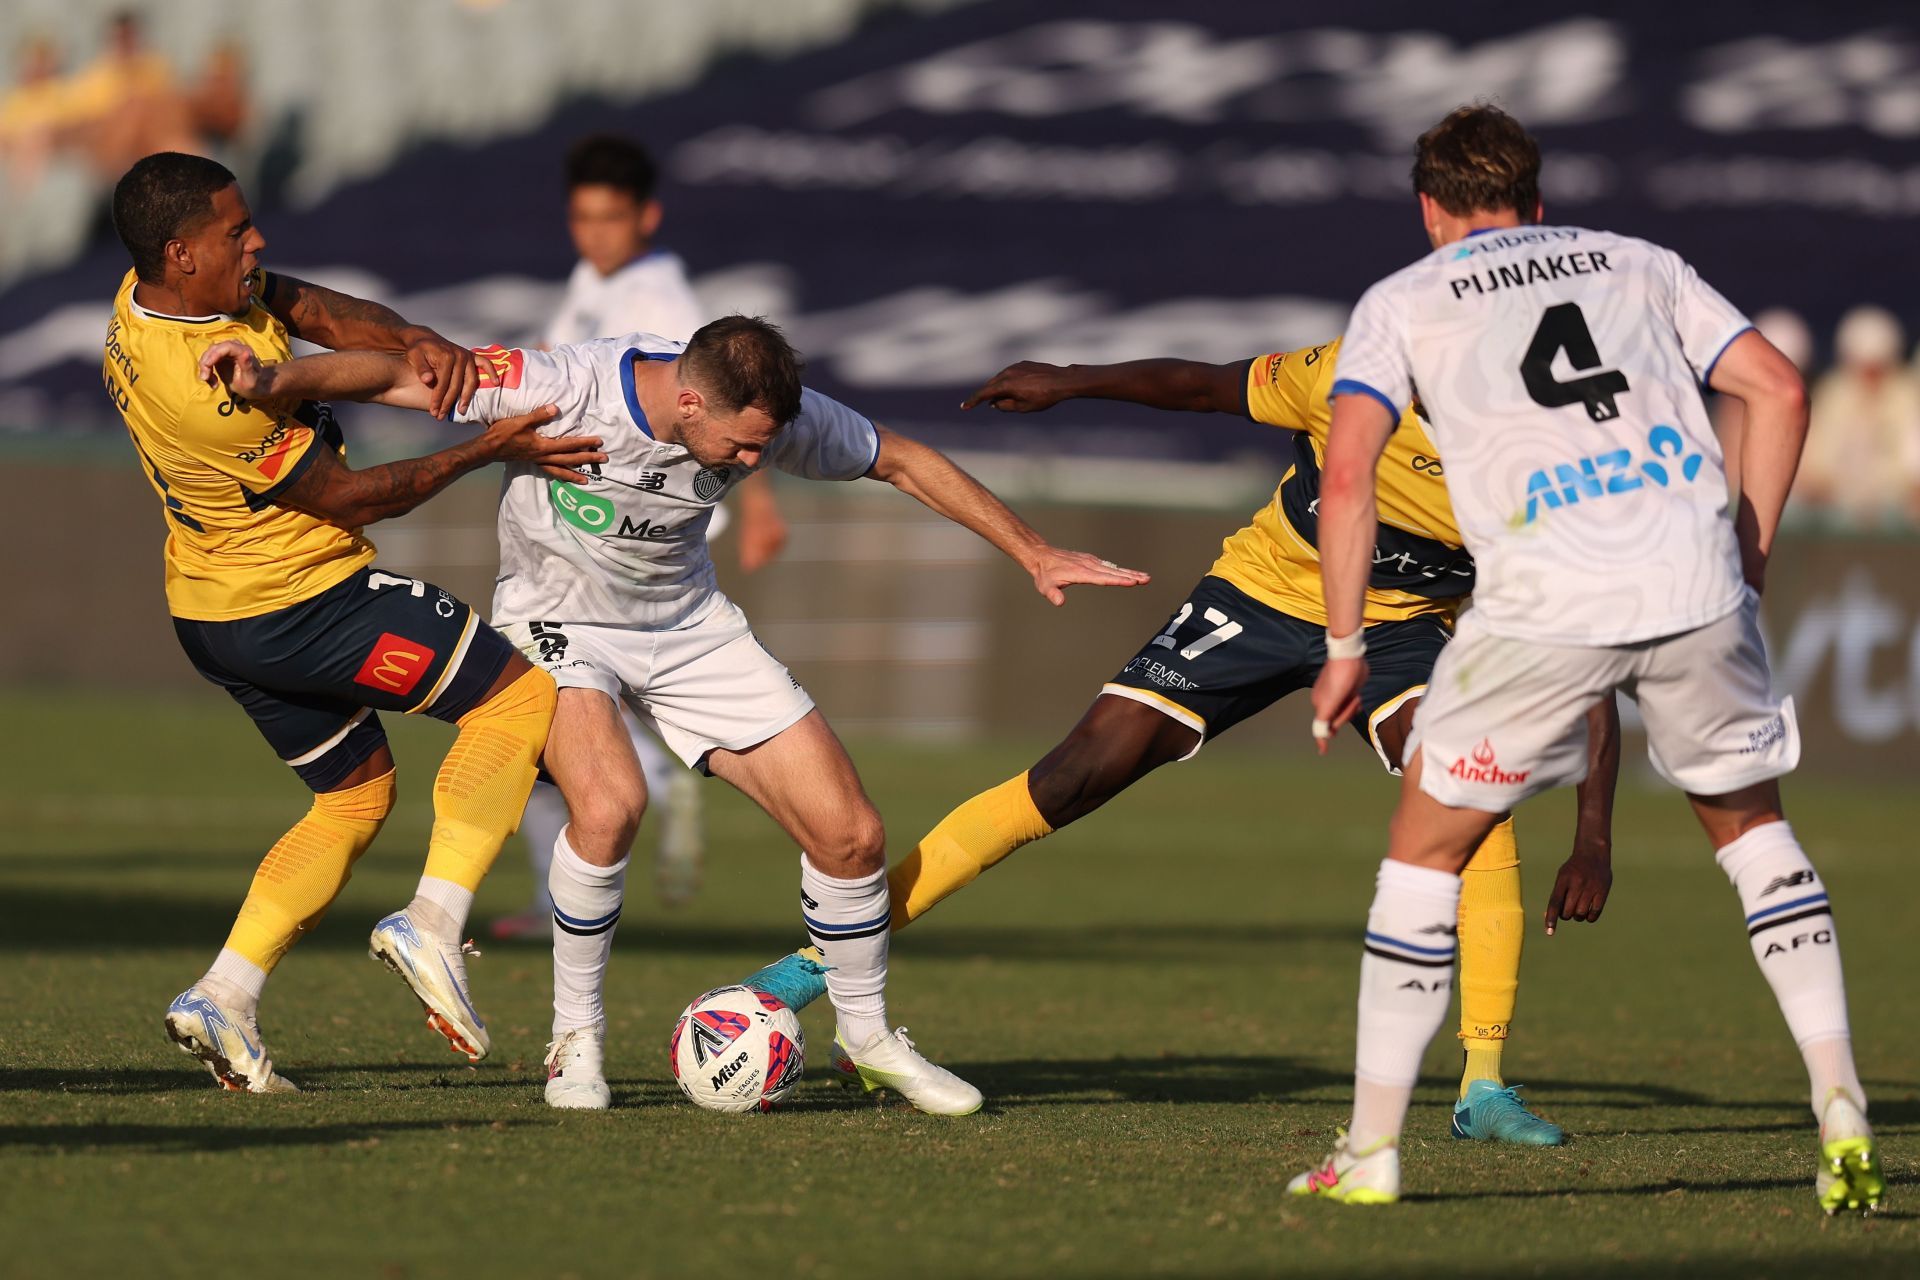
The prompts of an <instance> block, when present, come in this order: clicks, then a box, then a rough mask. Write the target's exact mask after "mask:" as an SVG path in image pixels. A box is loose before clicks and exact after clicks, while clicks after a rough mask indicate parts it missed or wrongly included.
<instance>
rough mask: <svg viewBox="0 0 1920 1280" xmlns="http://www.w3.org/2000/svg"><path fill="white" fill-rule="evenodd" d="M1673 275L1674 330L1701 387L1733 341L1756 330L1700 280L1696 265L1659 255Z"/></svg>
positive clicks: (1673, 255) (1665, 251)
mask: <svg viewBox="0 0 1920 1280" xmlns="http://www.w3.org/2000/svg"><path fill="white" fill-rule="evenodd" d="M1659 252H1660V253H1661V254H1662V255H1664V256H1665V258H1666V259H1667V264H1668V267H1669V269H1670V270H1671V271H1672V272H1673V277H1674V279H1673V327H1674V330H1675V331H1676V332H1677V333H1678V334H1679V337H1680V349H1681V350H1682V351H1683V352H1685V353H1686V357H1687V363H1688V364H1689V365H1691V366H1692V367H1693V372H1694V376H1695V378H1696V379H1697V380H1698V381H1699V383H1700V385H1701V386H1706V385H1707V379H1708V378H1710V377H1711V376H1712V375H1713V366H1714V365H1716V364H1718V363H1719V362H1720V357H1721V356H1722V355H1724V354H1726V350H1727V348H1728V347H1730V346H1732V345H1733V340H1734V339H1735V338H1737V337H1739V336H1740V335H1741V334H1743V333H1745V332H1746V331H1747V330H1749V329H1751V328H1753V324H1752V322H1751V321H1749V320H1748V319H1747V317H1746V315H1745V314H1744V313H1743V312H1742V311H1741V310H1740V308H1738V307H1736V306H1734V305H1733V304H1732V303H1731V302H1728V301H1727V300H1726V298H1725V297H1724V296H1722V294H1721V293H1720V291H1719V290H1718V289H1716V288H1714V287H1713V286H1712V285H1710V284H1708V283H1707V282H1706V281H1705V280H1702V279H1701V278H1700V273H1699V272H1697V271H1695V270H1694V269H1693V264H1692V263H1690V262H1688V261H1687V260H1686V259H1685V258H1682V257H1681V256H1680V255H1679V254H1677V253H1674V252H1673V251H1671V250H1668V249H1662V250H1660V251H1659Z"/></svg>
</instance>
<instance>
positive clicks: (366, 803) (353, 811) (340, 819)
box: [213, 771, 393, 985]
mask: <svg viewBox="0 0 1920 1280" xmlns="http://www.w3.org/2000/svg"><path fill="white" fill-rule="evenodd" d="M392 810H393V773H392V771H388V772H387V773H384V774H382V775H381V776H379V777H378V778H375V779H373V780H372V781H371V782H363V783H361V784H360V785H359V786H357V787H348V788H345V789H343V790H340V791H326V792H321V793H320V794H318V795H315V796H314V798H313V808H311V809H309V810H307V815H306V816H305V817H304V818H302V819H300V821H299V822H297V823H295V824H294V826H293V829H292V830H290V831H288V832H287V833H286V834H285V835H283V836H281V837H280V840H279V842H278V843H277V844H275V845H274V846H273V848H272V850H271V851H270V852H268V854H267V856H266V860H265V861H263V862H262V863H261V864H260V869H259V870H258V871H256V872H255V873H254V876H253V885H252V887H251V888H249V889H248V890H247V900H246V901H245V902H243V903H241V904H240V915H239V918H237V919H236V920H235V921H234V922H233V931H232V932H231V933H230V934H228V935H227V945H226V951H227V952H231V953H233V954H234V955H235V956H237V957H238V958H239V959H241V960H243V961H245V962H247V963H249V964H252V965H254V966H256V967H258V968H259V969H260V971H261V972H262V974H263V975H264V974H266V973H271V972H272V971H273V966H274V965H276V964H278V963H279V962H280V957H281V956H283V955H285V954H286V953H287V948H289V947H291V946H292V945H293V944H294V941H295V940H296V939H297V938H299V936H300V935H301V934H303V933H305V932H306V931H307V930H309V929H311V928H313V926H314V925H316V924H318V923H319V922H320V917H321V916H322V915H324V914H325V913H326V910H327V907H328V906H330V905H331V904H332V902H333V900H334V898H335V897H336V896H338V894H339V892H340V889H341V886H343V885H345V884H346V882H347V877H348V876H350V875H352V874H353V864H354V863H355V862H356V861H358V860H359V858H360V855H361V854H363V853H365V852H366V851H367V846H368V845H370V844H372V843H373V838H374V836H376V835H378V834H379V833H380V824H381V823H383V822H385V821H386V819H387V814H388V813H390V812H392ZM222 954H225V952H223V953H222ZM213 976H214V977H215V978H216V979H219V978H221V977H222V975H221V974H220V973H219V972H218V971H217V966H216V970H215V971H213ZM261 981H262V982H264V981H265V979H264V976H263V977H262V979H261ZM242 985H244V984H242Z"/></svg>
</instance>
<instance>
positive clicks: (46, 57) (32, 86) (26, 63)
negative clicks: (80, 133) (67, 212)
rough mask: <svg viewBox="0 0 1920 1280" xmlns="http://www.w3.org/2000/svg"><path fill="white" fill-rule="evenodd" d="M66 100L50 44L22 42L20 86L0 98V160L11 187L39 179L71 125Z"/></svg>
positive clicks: (57, 60) (69, 97)
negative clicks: (2, 161)
mask: <svg viewBox="0 0 1920 1280" xmlns="http://www.w3.org/2000/svg"><path fill="white" fill-rule="evenodd" d="M71 102H72V95H71V94H70V93H69V92H68V89H67V85H66V82H65V81H63V80H62V79H61V78H60V55H59V52H58V51H57V50H56V49H55V48H54V47H53V41H51V40H48V39H46V38H45V37H39V38H36V39H33V40H29V41H27V43H26V46H25V48H24V49H23V50H22V51H21V57H20V82H19V83H18V84H16V85H15V86H14V87H13V88H12V89H10V90H8V91H7V94H6V96H5V97H4V98H0V159H4V161H5V164H6V178H7V181H8V182H9V183H10V184H12V185H13V186H15V187H17V188H19V189H21V190H24V189H26V188H27V187H30V186H32V185H33V184H34V183H35V182H37V181H38V180H39V178H40V175H41V173H43V172H44V171H45V170H46V167H47V160H48V159H49V157H51V156H52V154H53V152H54V149H55V148H56V147H57V146H58V145H59V144H60V143H61V142H62V141H63V137H62V135H63V133H64V131H65V130H66V129H67V127H68V126H69V124H70V123H71V121H72V110H71Z"/></svg>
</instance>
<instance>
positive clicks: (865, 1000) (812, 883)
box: [800, 853, 890, 1049]
mask: <svg viewBox="0 0 1920 1280" xmlns="http://www.w3.org/2000/svg"><path fill="white" fill-rule="evenodd" d="M800 906H801V913H800V914H801V918H802V919H804V920H805V921H806V925H807V933H808V935H809V936H810V937H812V939H813V942H814V945H815V946H817V947H819V948H820V953H821V955H822V956H823V957H824V958H825V960H826V963H827V964H828V966H829V968H828V970H827V995H828V996H829V997H831V998H832V1000H833V1009H834V1014H835V1016H836V1018H837V1020H838V1022H839V1028H840V1038H841V1039H842V1040H843V1041H845V1042H846V1045H847V1047H848V1048H849V1049H858V1048H859V1047H860V1046H861V1045H863V1044H865V1043H866V1042H867V1041H868V1040H869V1039H871V1038H872V1037H873V1035H874V1033H875V1032H878V1031H885V1030H886V1029H887V936H888V934H889V932H890V929H889V926H888V923H887V876H886V873H885V872H883V871H876V872H874V873H873V874H872V875H870V876H862V877H860V878H859V879H857V880H839V879H835V878H834V877H833V876H829V875H825V874H823V873H822V872H821V871H820V870H819V869H818V868H817V867H815V866H814V865H813V863H812V862H810V861H808V860H807V855H806V854H804V853H803V854H801V855H800Z"/></svg>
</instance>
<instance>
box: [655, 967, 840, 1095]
mask: <svg viewBox="0 0 1920 1280" xmlns="http://www.w3.org/2000/svg"><path fill="white" fill-rule="evenodd" d="M667 1060H668V1061H669V1062H670V1063H672V1065H673V1078H674V1079H675V1080H676V1081H678V1082H679V1084H680V1092H682V1093H684V1094H686V1095H687V1097H688V1098H689V1099H691V1100H692V1101H693V1102H694V1103H695V1105H697V1106H702V1107H705V1108H706V1109H707V1110H709V1111H771V1110H772V1109H773V1107H774V1104H775V1103H778V1102H779V1101H781V1100H782V1099H783V1098H785V1097H786V1096H787V1095H788V1094H790V1093H792V1092H793V1090H794V1086H796V1085H798V1084H799V1083H800V1076H801V1073H802V1072H803V1071H805V1070H806V1039H805V1037H804V1036H802V1035H801V1034H800V1020H799V1019H798V1018H796V1017H794V1016H793V1010H791V1009H789V1008H787V1006H786V1005H785V1004H784V1003H783V1002H782V1001H780V1000H778V999H776V998H775V997H773V996H770V995H768V994H767V993H766V992H764V991H755V990H754V989H753V988H752V987H719V988H717V989H715V990H713V991H709V992H707V994H705V995H703V996H701V997H700V998H699V999H697V1000H695V1001H694V1002H693V1003H692V1004H690V1005H688V1006H687V1007H686V1008H685V1009H684V1010H683V1011H682V1012H681V1014H680V1020H679V1021H678V1022H675V1023H674V1024H673V1039H672V1040H671V1041H669V1042H668V1045H667Z"/></svg>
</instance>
